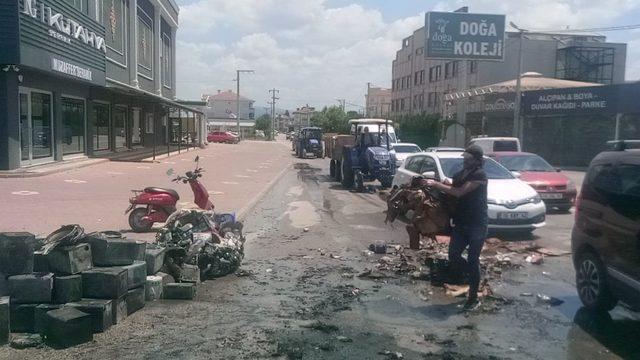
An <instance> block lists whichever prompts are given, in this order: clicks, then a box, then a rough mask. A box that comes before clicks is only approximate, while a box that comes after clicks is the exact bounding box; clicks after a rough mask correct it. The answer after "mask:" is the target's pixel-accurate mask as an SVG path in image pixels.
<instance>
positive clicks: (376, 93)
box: [365, 86, 392, 118]
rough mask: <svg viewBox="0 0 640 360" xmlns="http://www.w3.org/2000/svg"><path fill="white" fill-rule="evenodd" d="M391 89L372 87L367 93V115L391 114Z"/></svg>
mask: <svg viewBox="0 0 640 360" xmlns="http://www.w3.org/2000/svg"><path fill="white" fill-rule="evenodd" d="M391 95H392V94H391V89H385V88H381V87H371V86H369V87H368V89H367V95H365V103H366V108H365V109H366V111H365V113H366V116H367V117H377V118H382V117H388V116H389V115H390V114H391Z"/></svg>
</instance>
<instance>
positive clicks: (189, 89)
mask: <svg viewBox="0 0 640 360" xmlns="http://www.w3.org/2000/svg"><path fill="white" fill-rule="evenodd" d="M464 2H465V1H462V0H453V1H441V2H438V3H437V4H436V5H435V6H434V9H440V10H448V11H449V10H451V9H454V8H456V7H457V6H463V5H464ZM639 3H640V1H637V0H613V1H610V2H609V3H607V4H606V6H604V5H603V4H602V3H601V2H596V1H593V0H567V1H552V0H535V1H534V0H522V1H518V2H515V1H504V0H501V1H498V0H478V1H474V3H473V6H472V9H471V10H472V11H473V12H491V13H506V14H507V16H508V20H511V21H514V22H515V23H517V24H518V25H520V26H522V27H525V28H531V29H550V28H554V29H557V28H565V27H566V26H567V25H569V26H570V27H572V28H584V27H595V26H603V25H611V24H616V21H617V20H618V19H620V18H621V17H622V16H624V15H625V14H626V15H628V14H629V13H632V12H638V9H639V8H640V5H639ZM423 23H424V13H416V14H415V15H414V16H410V17H406V18H401V19H397V20H394V21H389V20H386V19H385V17H384V16H383V14H382V13H381V12H380V11H379V10H377V9H373V8H370V7H367V6H365V5H358V4H351V5H347V6H343V7H339V8H329V7H328V6H327V5H326V3H325V0H304V1H301V0H196V1H195V2H192V3H191V4H189V5H185V6H182V8H181V12H180V30H179V31H178V59H177V61H178V62H177V63H178V69H177V71H178V74H177V76H178V84H177V85H178V96H179V97H180V98H190V99H193V98H199V97H200V94H201V93H205V92H214V91H215V90H217V89H234V88H235V86H236V85H235V83H234V82H233V81H232V80H233V78H234V77H235V70H236V69H238V68H248V69H254V70H255V71H256V72H255V74H253V75H243V77H242V84H241V85H242V93H243V94H245V95H247V96H250V97H252V98H254V99H255V100H256V106H265V105H266V102H267V101H268V100H267V99H268V97H269V94H268V92H267V90H268V89H270V88H273V87H276V88H278V89H280V97H281V100H280V105H281V106H282V107H285V108H295V107H297V106H300V105H303V104H306V103H309V104H312V105H317V106H321V105H325V104H337V102H336V101H335V99H336V98H346V99H347V100H348V101H349V102H353V103H357V104H362V103H363V102H364V92H365V88H366V83H367V82H371V83H373V84H376V85H381V86H389V84H390V81H391V79H390V77H391V62H392V60H393V59H394V57H395V53H396V51H397V50H398V49H399V48H400V46H401V41H402V39H403V38H405V37H407V36H409V35H411V34H412V33H413V31H414V30H416V29H418V28H419V27H421V26H423V25H424V24H423ZM628 39H629V41H631V42H630V43H629V51H628V53H629V59H630V60H629V61H628V66H629V71H628V77H629V78H638V76H640V67H639V66H636V65H635V64H636V62H635V61H634V59H637V58H638V57H640V52H638V51H636V50H635V48H637V47H638V46H640V33H634V35H633V37H631V36H630V37H629V38H628ZM634 39H635V40H634ZM632 40H633V41H632Z"/></svg>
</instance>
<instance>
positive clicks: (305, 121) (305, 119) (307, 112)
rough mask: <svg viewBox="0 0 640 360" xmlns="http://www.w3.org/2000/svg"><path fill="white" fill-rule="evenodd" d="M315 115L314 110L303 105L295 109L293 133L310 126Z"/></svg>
mask: <svg viewBox="0 0 640 360" xmlns="http://www.w3.org/2000/svg"><path fill="white" fill-rule="evenodd" d="M315 113H316V108H314V107H311V106H309V105H305V106H302V107H299V108H297V109H296V111H294V112H293V127H294V129H295V131H298V130H300V129H301V128H303V127H309V126H311V118H312V117H313V115H315Z"/></svg>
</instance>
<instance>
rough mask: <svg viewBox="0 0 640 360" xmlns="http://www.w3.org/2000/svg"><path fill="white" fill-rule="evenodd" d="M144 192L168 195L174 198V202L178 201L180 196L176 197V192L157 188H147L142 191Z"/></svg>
mask: <svg viewBox="0 0 640 360" xmlns="http://www.w3.org/2000/svg"><path fill="white" fill-rule="evenodd" d="M144 192H148V193H154V194H161V193H165V194H169V195H171V196H173V197H174V198H176V200H180V196H179V195H178V192H176V191H175V190H173V189H165V188H159V187H148V188H145V189H144Z"/></svg>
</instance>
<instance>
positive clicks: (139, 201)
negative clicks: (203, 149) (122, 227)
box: [124, 156, 213, 232]
mask: <svg viewBox="0 0 640 360" xmlns="http://www.w3.org/2000/svg"><path fill="white" fill-rule="evenodd" d="M199 160H200V158H199V157H198V156H197V157H196V160H195V162H196V169H195V170H193V171H187V173H186V174H185V175H184V176H181V175H178V176H177V177H176V178H175V179H173V181H174V182H182V183H184V184H187V183H188V184H189V186H191V190H192V191H193V197H194V202H195V203H196V205H198V207H200V208H201V209H203V210H213V204H212V203H211V201H209V192H208V191H207V189H206V188H205V187H204V185H202V183H201V182H200V181H199V180H198V179H199V178H200V177H202V173H203V172H204V170H203V169H202V168H201V167H199V166H198V162H199ZM167 174H168V175H172V174H173V169H171V170H169V171H168V172H167ZM131 191H132V192H133V197H131V198H130V199H129V202H130V203H131V205H130V206H129V208H128V209H127V210H126V211H125V212H124V213H125V214H127V213H129V212H131V214H129V226H131V229H133V231H135V232H144V231H149V230H150V229H151V227H152V226H153V224H154V223H163V222H166V221H167V218H168V217H169V215H171V214H172V213H173V212H175V211H176V203H177V202H178V200H180V196H178V193H177V192H176V191H175V190H173V189H165V188H158V187H148V188H145V189H144V190H131Z"/></svg>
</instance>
